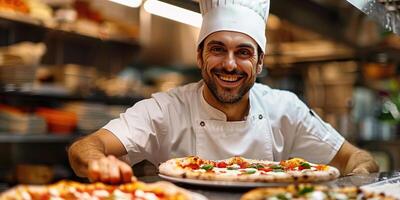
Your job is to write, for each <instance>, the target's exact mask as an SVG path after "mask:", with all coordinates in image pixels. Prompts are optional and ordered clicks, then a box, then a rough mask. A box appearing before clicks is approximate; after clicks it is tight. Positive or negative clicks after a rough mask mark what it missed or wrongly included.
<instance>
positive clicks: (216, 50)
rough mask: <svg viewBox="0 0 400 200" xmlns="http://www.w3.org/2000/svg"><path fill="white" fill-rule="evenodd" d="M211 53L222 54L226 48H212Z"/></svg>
mask: <svg viewBox="0 0 400 200" xmlns="http://www.w3.org/2000/svg"><path fill="white" fill-rule="evenodd" d="M211 51H212V52H215V53H220V52H223V51H224V48H222V47H212V48H211Z"/></svg>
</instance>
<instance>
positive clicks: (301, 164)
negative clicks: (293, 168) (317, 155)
mask: <svg viewBox="0 0 400 200" xmlns="http://www.w3.org/2000/svg"><path fill="white" fill-rule="evenodd" d="M300 166H302V167H303V168H304V169H310V168H311V165H310V163H306V162H301V163H300Z"/></svg>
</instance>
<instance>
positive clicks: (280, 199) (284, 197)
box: [276, 193, 289, 200]
mask: <svg viewBox="0 0 400 200" xmlns="http://www.w3.org/2000/svg"><path fill="white" fill-rule="evenodd" d="M276 198H278V199H279V200H289V199H288V198H287V197H286V195H285V194H283V193H281V194H278V195H276Z"/></svg>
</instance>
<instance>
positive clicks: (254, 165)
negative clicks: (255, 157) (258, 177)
mask: <svg viewBox="0 0 400 200" xmlns="http://www.w3.org/2000/svg"><path fill="white" fill-rule="evenodd" d="M249 168H255V169H260V168H264V166H263V165H261V164H252V165H250V167H249Z"/></svg>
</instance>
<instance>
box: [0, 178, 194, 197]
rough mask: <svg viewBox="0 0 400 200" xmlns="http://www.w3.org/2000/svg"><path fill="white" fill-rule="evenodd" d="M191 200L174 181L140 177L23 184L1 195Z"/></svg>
mask: <svg viewBox="0 0 400 200" xmlns="http://www.w3.org/2000/svg"><path fill="white" fill-rule="evenodd" d="M50 199H57V200H63V199H68V200H77V199H87V200H89V199H93V200H95V199H96V200H114V199H118V200H131V199H137V200H189V199H192V198H191V193H190V192H188V191H186V190H184V189H181V188H179V187H177V186H175V185H173V184H172V183H168V182H163V181H160V182H156V183H151V184H146V183H143V182H140V181H135V182H131V183H126V184H122V185H106V184H103V183H87V184H84V183H79V182H74V181H60V182H57V183H55V184H52V185H37V186H33V185H19V186H16V187H14V188H12V189H10V190H8V191H6V192H4V193H3V194H1V195H0V200H50Z"/></svg>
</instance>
